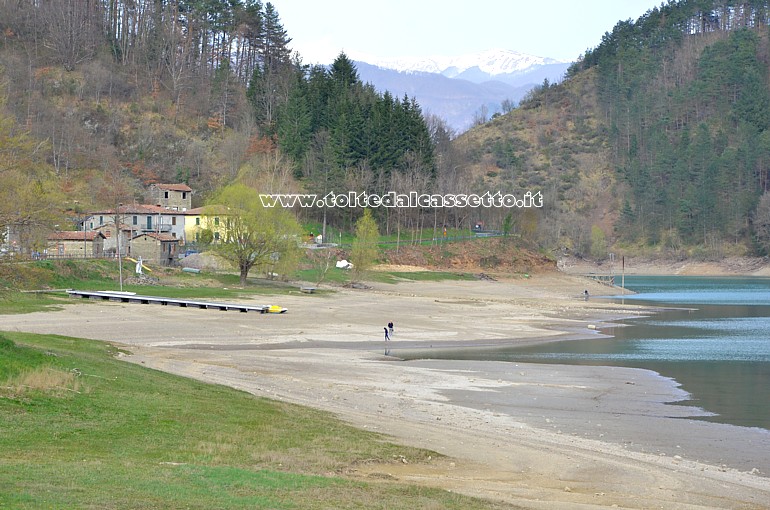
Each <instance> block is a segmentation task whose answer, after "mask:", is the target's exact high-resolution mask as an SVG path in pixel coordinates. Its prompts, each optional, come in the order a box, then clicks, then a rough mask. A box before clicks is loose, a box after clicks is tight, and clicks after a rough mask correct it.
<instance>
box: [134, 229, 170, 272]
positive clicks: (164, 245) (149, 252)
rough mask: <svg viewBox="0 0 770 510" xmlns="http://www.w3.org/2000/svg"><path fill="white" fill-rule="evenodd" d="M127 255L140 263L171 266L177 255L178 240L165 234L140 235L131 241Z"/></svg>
mask: <svg viewBox="0 0 770 510" xmlns="http://www.w3.org/2000/svg"><path fill="white" fill-rule="evenodd" d="M129 254H130V256H131V257H133V258H135V259H138V258H139V257H142V262H147V263H150V264H152V263H155V264H160V265H162V266H173V265H175V264H176V262H177V257H178V255H179V239H178V238H175V237H172V236H171V234H166V233H147V234H140V235H138V236H136V237H134V238H133V239H131V243H130V247H129Z"/></svg>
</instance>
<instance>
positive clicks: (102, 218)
mask: <svg viewBox="0 0 770 510" xmlns="http://www.w3.org/2000/svg"><path fill="white" fill-rule="evenodd" d="M99 225H104V216H99Z"/></svg>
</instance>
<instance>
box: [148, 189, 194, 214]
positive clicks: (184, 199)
mask: <svg viewBox="0 0 770 510" xmlns="http://www.w3.org/2000/svg"><path fill="white" fill-rule="evenodd" d="M192 194H193V190H192V188H190V186H188V185H187V184H152V185H151V186H150V189H149V197H150V203H151V204H155V205H158V206H160V207H164V208H166V209H171V210H174V211H187V210H189V209H192Z"/></svg>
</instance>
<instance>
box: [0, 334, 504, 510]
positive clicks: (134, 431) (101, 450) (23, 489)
mask: <svg viewBox="0 0 770 510" xmlns="http://www.w3.org/2000/svg"><path fill="white" fill-rule="evenodd" d="M116 354H117V353H116V350H115V348H114V347H112V346H110V345H107V344H105V343H102V342H95V341H87V340H80V339H73V338H65V337H58V336H43V335H31V334H21V333H2V335H0V487H2V490H0V508H21V509H25V508H122V509H127V508H142V509H147V508H164V509H167V508H192V509H197V508H200V509H204V508H205V509H210V508H218V509H230V508H233V509H235V508H252V509H253V508H271V509H284V508H286V509H298V508H302V509H314V508H318V509H321V508H324V509H326V508H367V509H369V508H373V509H378V508H383V509H384V508H389V509H393V508H410V509H411V508H447V509H452V508H457V509H468V508H470V509H473V508H496V507H495V506H494V505H492V504H490V503H488V502H484V501H479V500H473V499H470V498H466V497H462V496H459V495H456V494H453V493H449V492H446V491H441V490H434V489H427V488H420V487H414V486H405V485H402V484H397V483H394V482H389V481H381V480H374V481H372V480H361V479H356V478H355V477H354V476H352V473H353V472H354V471H355V468H356V465H359V464H360V463H382V464H383V469H382V471H383V473H385V472H387V464H388V463H391V462H403V461H407V462H411V463H430V462H441V461H442V460H441V459H440V458H439V456H438V455H437V454H435V453H432V452H428V451H424V450H419V449H414V448H408V447H402V446H397V445H393V444H390V443H388V442H387V441H386V440H385V438H383V437H381V436H379V435H376V434H373V433H370V432H365V431H361V430H357V429H355V428H352V427H349V426H346V425H344V424H342V423H340V422H338V421H336V420H335V419H333V418H332V417H331V416H329V415H327V414H325V413H322V412H318V411H314V410H310V409H307V408H303V407H299V406H294V405H289V404H284V403H279V402H274V401H270V400H266V399H262V398H257V397H254V396H252V395H250V394H247V393H244V392H240V391H236V390H233V389H230V388H226V387H221V386H212V385H207V384H203V383H200V382H197V381H193V380H189V379H184V378H180V377H177V376H173V375H170V374H166V373H163V372H158V371H154V370H149V369H145V368H142V367H140V366H136V365H132V364H128V363H124V362H122V361H120V360H119V359H116V357H115V355H116Z"/></svg>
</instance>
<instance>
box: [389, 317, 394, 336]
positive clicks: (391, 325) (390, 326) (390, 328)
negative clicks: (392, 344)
mask: <svg viewBox="0 0 770 510" xmlns="http://www.w3.org/2000/svg"><path fill="white" fill-rule="evenodd" d="M388 332H389V333H390V338H393V321H390V322H388Z"/></svg>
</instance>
